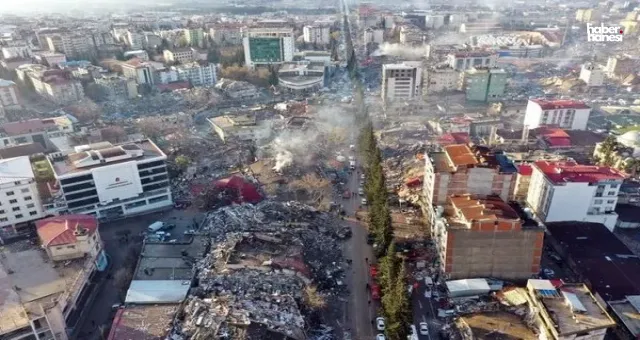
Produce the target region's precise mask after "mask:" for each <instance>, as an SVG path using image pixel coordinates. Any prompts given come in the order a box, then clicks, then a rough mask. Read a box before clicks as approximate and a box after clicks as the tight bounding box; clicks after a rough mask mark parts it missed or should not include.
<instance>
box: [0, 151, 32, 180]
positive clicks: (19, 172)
mask: <svg viewBox="0 0 640 340" xmlns="http://www.w3.org/2000/svg"><path fill="white" fill-rule="evenodd" d="M33 178H35V175H34V174H33V169H32V168H31V161H30V160H29V157H28V156H21V157H16V158H8V159H1V160H0V185H3V184H9V183H14V182H16V181H22V180H31V179H33Z"/></svg>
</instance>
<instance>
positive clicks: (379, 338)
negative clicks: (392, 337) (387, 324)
mask: <svg viewBox="0 0 640 340" xmlns="http://www.w3.org/2000/svg"><path fill="white" fill-rule="evenodd" d="M385 339H386V338H385V337H384V334H378V335H376V340H385Z"/></svg>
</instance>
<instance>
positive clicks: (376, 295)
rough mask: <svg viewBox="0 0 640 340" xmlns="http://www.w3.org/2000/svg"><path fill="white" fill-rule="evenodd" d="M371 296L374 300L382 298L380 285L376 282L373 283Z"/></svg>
mask: <svg viewBox="0 0 640 340" xmlns="http://www.w3.org/2000/svg"><path fill="white" fill-rule="evenodd" d="M371 297H372V298H373V299H374V300H380V286H378V285H377V284H375V283H374V284H372V285H371Z"/></svg>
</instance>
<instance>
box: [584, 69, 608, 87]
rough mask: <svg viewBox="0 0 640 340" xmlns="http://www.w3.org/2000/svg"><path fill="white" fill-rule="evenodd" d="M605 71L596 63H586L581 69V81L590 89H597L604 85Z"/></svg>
mask: <svg viewBox="0 0 640 340" xmlns="http://www.w3.org/2000/svg"><path fill="white" fill-rule="evenodd" d="M604 74H605V71H604V69H603V68H602V66H600V65H598V64H594V63H586V64H584V65H582V68H581V69H580V79H581V80H582V81H584V82H585V84H587V86H588V87H596V86H602V85H604Z"/></svg>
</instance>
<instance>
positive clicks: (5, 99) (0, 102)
mask: <svg viewBox="0 0 640 340" xmlns="http://www.w3.org/2000/svg"><path fill="white" fill-rule="evenodd" d="M0 107H4V108H5V109H17V108H20V107H21V104H20V96H19V95H18V86H16V83H14V82H12V81H10V80H4V79H0Z"/></svg>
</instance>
